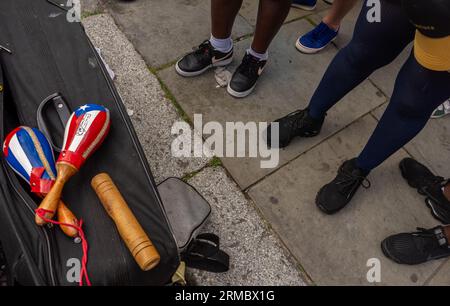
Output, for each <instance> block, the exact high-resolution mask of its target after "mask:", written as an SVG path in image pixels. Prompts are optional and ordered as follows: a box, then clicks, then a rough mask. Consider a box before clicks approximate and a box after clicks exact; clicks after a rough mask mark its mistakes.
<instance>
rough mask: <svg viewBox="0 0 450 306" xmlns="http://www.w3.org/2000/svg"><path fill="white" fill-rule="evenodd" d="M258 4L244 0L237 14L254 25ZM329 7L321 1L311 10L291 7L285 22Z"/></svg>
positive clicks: (253, 0)
mask: <svg viewBox="0 0 450 306" xmlns="http://www.w3.org/2000/svg"><path fill="white" fill-rule="evenodd" d="M258 6H259V1H255V0H244V2H243V3H242V7H241V10H240V12H239V14H240V15H241V16H242V17H244V18H245V19H246V20H247V21H248V22H249V23H250V24H251V25H252V26H255V25H256V17H257V14H258ZM329 7H330V6H329V5H328V4H326V3H325V2H323V1H318V2H317V7H316V9H315V10H313V11H305V10H302V9H298V8H295V7H292V8H291V10H290V11H289V14H288V16H287V17H286V20H285V22H290V21H292V20H295V19H299V18H302V17H306V16H308V15H311V14H314V13H317V12H321V11H323V10H325V9H327V8H329Z"/></svg>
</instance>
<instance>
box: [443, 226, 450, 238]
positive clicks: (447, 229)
mask: <svg viewBox="0 0 450 306" xmlns="http://www.w3.org/2000/svg"><path fill="white" fill-rule="evenodd" d="M443 231H444V235H445V237H446V238H447V241H450V225H446V226H444V227H443Z"/></svg>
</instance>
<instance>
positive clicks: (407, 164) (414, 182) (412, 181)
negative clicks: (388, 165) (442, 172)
mask: <svg viewBox="0 0 450 306" xmlns="http://www.w3.org/2000/svg"><path fill="white" fill-rule="evenodd" d="M399 167H400V171H401V173H402V176H403V177H404V178H405V179H406V181H407V182H408V184H409V186H411V187H413V188H416V189H417V191H418V192H419V193H420V194H422V195H424V196H426V199H425V203H426V204H427V206H428V207H429V208H430V210H431V214H432V215H433V217H435V218H436V219H437V220H439V221H441V222H442V223H444V224H450V201H448V200H447V198H446V197H445V195H444V193H443V191H442V188H443V187H444V186H445V185H447V184H448V183H449V181H448V180H445V179H444V178H443V177H441V176H436V175H434V174H433V173H432V172H431V171H430V170H429V169H428V168H427V167H425V166H424V165H422V164H421V163H419V162H418V161H416V160H414V159H412V158H405V159H403V160H402V161H401V162H400V164H399Z"/></svg>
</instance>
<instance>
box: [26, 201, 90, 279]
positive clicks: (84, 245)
mask: <svg viewBox="0 0 450 306" xmlns="http://www.w3.org/2000/svg"><path fill="white" fill-rule="evenodd" d="M35 211H36V214H37V215H38V216H39V217H40V218H42V220H44V221H45V222H47V223H52V224H56V225H62V226H68V227H71V228H74V229H76V230H77V231H78V234H79V236H80V238H81V247H82V249H83V259H82V260H81V270H80V281H79V283H80V286H83V278H84V279H85V280H86V285H87V286H91V281H90V280H89V276H88V272H87V261H88V250H89V246H88V242H87V239H86V236H85V235H84V231H83V229H82V226H83V220H80V221H79V222H78V225H73V224H68V223H63V222H58V221H55V220H50V219H47V218H46V217H45V214H46V213H52V214H53V213H54V211H51V210H46V209H43V208H38V209H36V210H35Z"/></svg>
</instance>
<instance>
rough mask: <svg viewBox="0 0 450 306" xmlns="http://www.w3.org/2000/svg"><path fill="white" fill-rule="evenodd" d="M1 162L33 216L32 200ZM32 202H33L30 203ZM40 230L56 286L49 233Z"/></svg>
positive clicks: (51, 277) (43, 228)
mask: <svg viewBox="0 0 450 306" xmlns="http://www.w3.org/2000/svg"><path fill="white" fill-rule="evenodd" d="M2 163H3V168H4V169H5V170H6V171H5V172H6V176H7V179H8V182H9V183H10V184H11V186H12V187H13V189H14V191H15V193H16V194H17V195H18V196H19V198H20V199H21V200H22V202H23V203H24V204H25V206H26V208H27V209H28V211H29V212H30V213H31V215H32V216H33V218H34V216H35V212H34V209H33V206H34V205H35V203H34V201H32V200H30V199H29V195H28V194H26V193H25V192H24V191H23V190H22V189H21V186H18V183H17V182H16V181H15V180H14V179H12V178H11V174H10V171H9V169H7V166H6V165H5V162H4V161H2ZM31 203H33V204H31ZM41 231H42V233H43V234H44V237H45V244H46V251H47V255H48V269H49V271H48V272H49V275H50V280H51V283H52V286H56V285H57V283H56V278H55V275H54V273H55V272H54V271H55V269H54V267H53V250H52V248H51V243H50V236H49V233H48V231H47V229H46V228H45V227H41Z"/></svg>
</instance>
